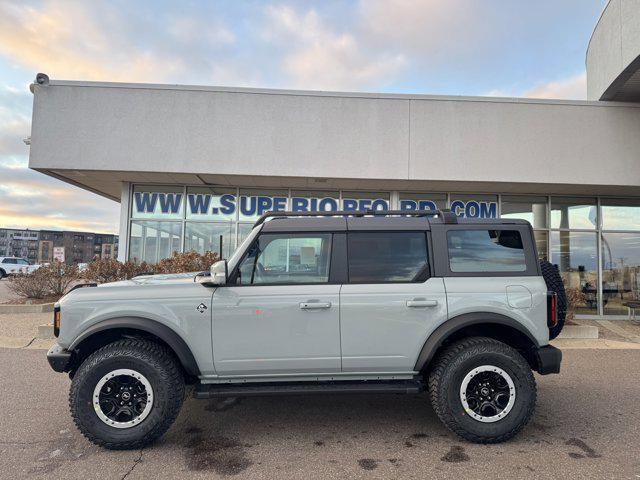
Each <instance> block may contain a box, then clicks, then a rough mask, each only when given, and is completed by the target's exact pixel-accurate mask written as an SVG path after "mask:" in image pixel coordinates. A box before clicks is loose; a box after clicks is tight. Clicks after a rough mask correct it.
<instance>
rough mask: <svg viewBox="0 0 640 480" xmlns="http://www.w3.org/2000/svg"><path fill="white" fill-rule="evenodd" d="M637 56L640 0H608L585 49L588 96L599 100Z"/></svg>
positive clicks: (638, 54) (639, 51)
mask: <svg viewBox="0 0 640 480" xmlns="http://www.w3.org/2000/svg"><path fill="white" fill-rule="evenodd" d="M639 56H640V0H610V1H609V3H608V4H607V6H606V7H605V9H604V11H603V12H602V15H601V16H600V20H599V21H598V24H597V25H596V28H595V29H594V31H593V34H592V36H591V40H590V42H589V47H588V49H587V98H588V99H589V100H599V99H600V98H601V97H602V95H603V94H604V93H605V91H606V90H607V89H608V88H609V86H610V85H611V84H612V83H613V82H614V81H615V80H616V79H617V78H618V77H619V76H620V75H621V74H623V72H624V71H625V69H626V68H627V67H628V66H629V65H631V64H632V63H633V62H634V61H635V60H636V59H637V58H638V57H639Z"/></svg>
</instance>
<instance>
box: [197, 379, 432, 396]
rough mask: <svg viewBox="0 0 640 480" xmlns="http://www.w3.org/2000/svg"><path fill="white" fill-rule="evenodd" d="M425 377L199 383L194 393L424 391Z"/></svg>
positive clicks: (266, 393) (264, 394)
mask: <svg viewBox="0 0 640 480" xmlns="http://www.w3.org/2000/svg"><path fill="white" fill-rule="evenodd" d="M424 389H425V386H424V383H423V382H422V381H421V380H395V381H359V382H313V383H311V382H282V383H263V384H255V383H251V384H241V385H238V384H234V385H228V384H227V385H220V384H198V385H197V386H196V388H195V391H194V394H193V396H194V397H195V398H199V399H207V398H217V397H251V396H267V395H307V394H323V393H324V394H327V393H330V394H334V393H350V394H351V393H374V394H375V393H404V394H407V393H420V392H422V391H424Z"/></svg>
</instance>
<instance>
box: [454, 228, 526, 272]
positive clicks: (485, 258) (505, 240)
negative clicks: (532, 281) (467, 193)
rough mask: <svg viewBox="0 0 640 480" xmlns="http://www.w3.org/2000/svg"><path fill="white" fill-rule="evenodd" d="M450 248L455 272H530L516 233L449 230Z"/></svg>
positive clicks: (520, 238)
mask: <svg viewBox="0 0 640 480" xmlns="http://www.w3.org/2000/svg"><path fill="white" fill-rule="evenodd" d="M447 248H448V255H449V268H450V269H451V271H452V272H456V273H464V272H468V273H479V272H525V271H526V270H527V262H526V257H525V253H524V246H523V244H522V237H521V236H520V232H518V231H516V230H475V229H474V230H449V231H448V232H447Z"/></svg>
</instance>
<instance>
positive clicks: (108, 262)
mask: <svg viewBox="0 0 640 480" xmlns="http://www.w3.org/2000/svg"><path fill="white" fill-rule="evenodd" d="M153 271H154V269H153V267H152V266H150V265H149V264H147V263H144V262H143V263H140V264H136V263H134V262H131V261H127V262H124V263H121V262H119V261H117V260H115V259H113V258H105V259H102V260H94V261H93V262H91V263H89V264H87V268H85V269H84V270H83V271H82V274H81V275H82V278H84V279H85V280H89V281H90V282H96V283H109V282H117V281H118V280H129V279H131V278H133V277H135V276H136V275H141V274H143V273H150V272H153Z"/></svg>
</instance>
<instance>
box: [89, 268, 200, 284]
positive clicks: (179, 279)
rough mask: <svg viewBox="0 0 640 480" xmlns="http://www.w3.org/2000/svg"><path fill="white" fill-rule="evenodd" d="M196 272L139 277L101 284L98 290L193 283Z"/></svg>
mask: <svg viewBox="0 0 640 480" xmlns="http://www.w3.org/2000/svg"><path fill="white" fill-rule="evenodd" d="M197 273H198V272H189V273H161V274H158V275H140V276H138V277H134V278H132V279H131V280H121V281H119V282H111V283H103V284H102V285H98V288H109V287H133V286H142V285H169V284H174V283H189V282H193V279H194V277H195V276H196V274H197Z"/></svg>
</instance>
